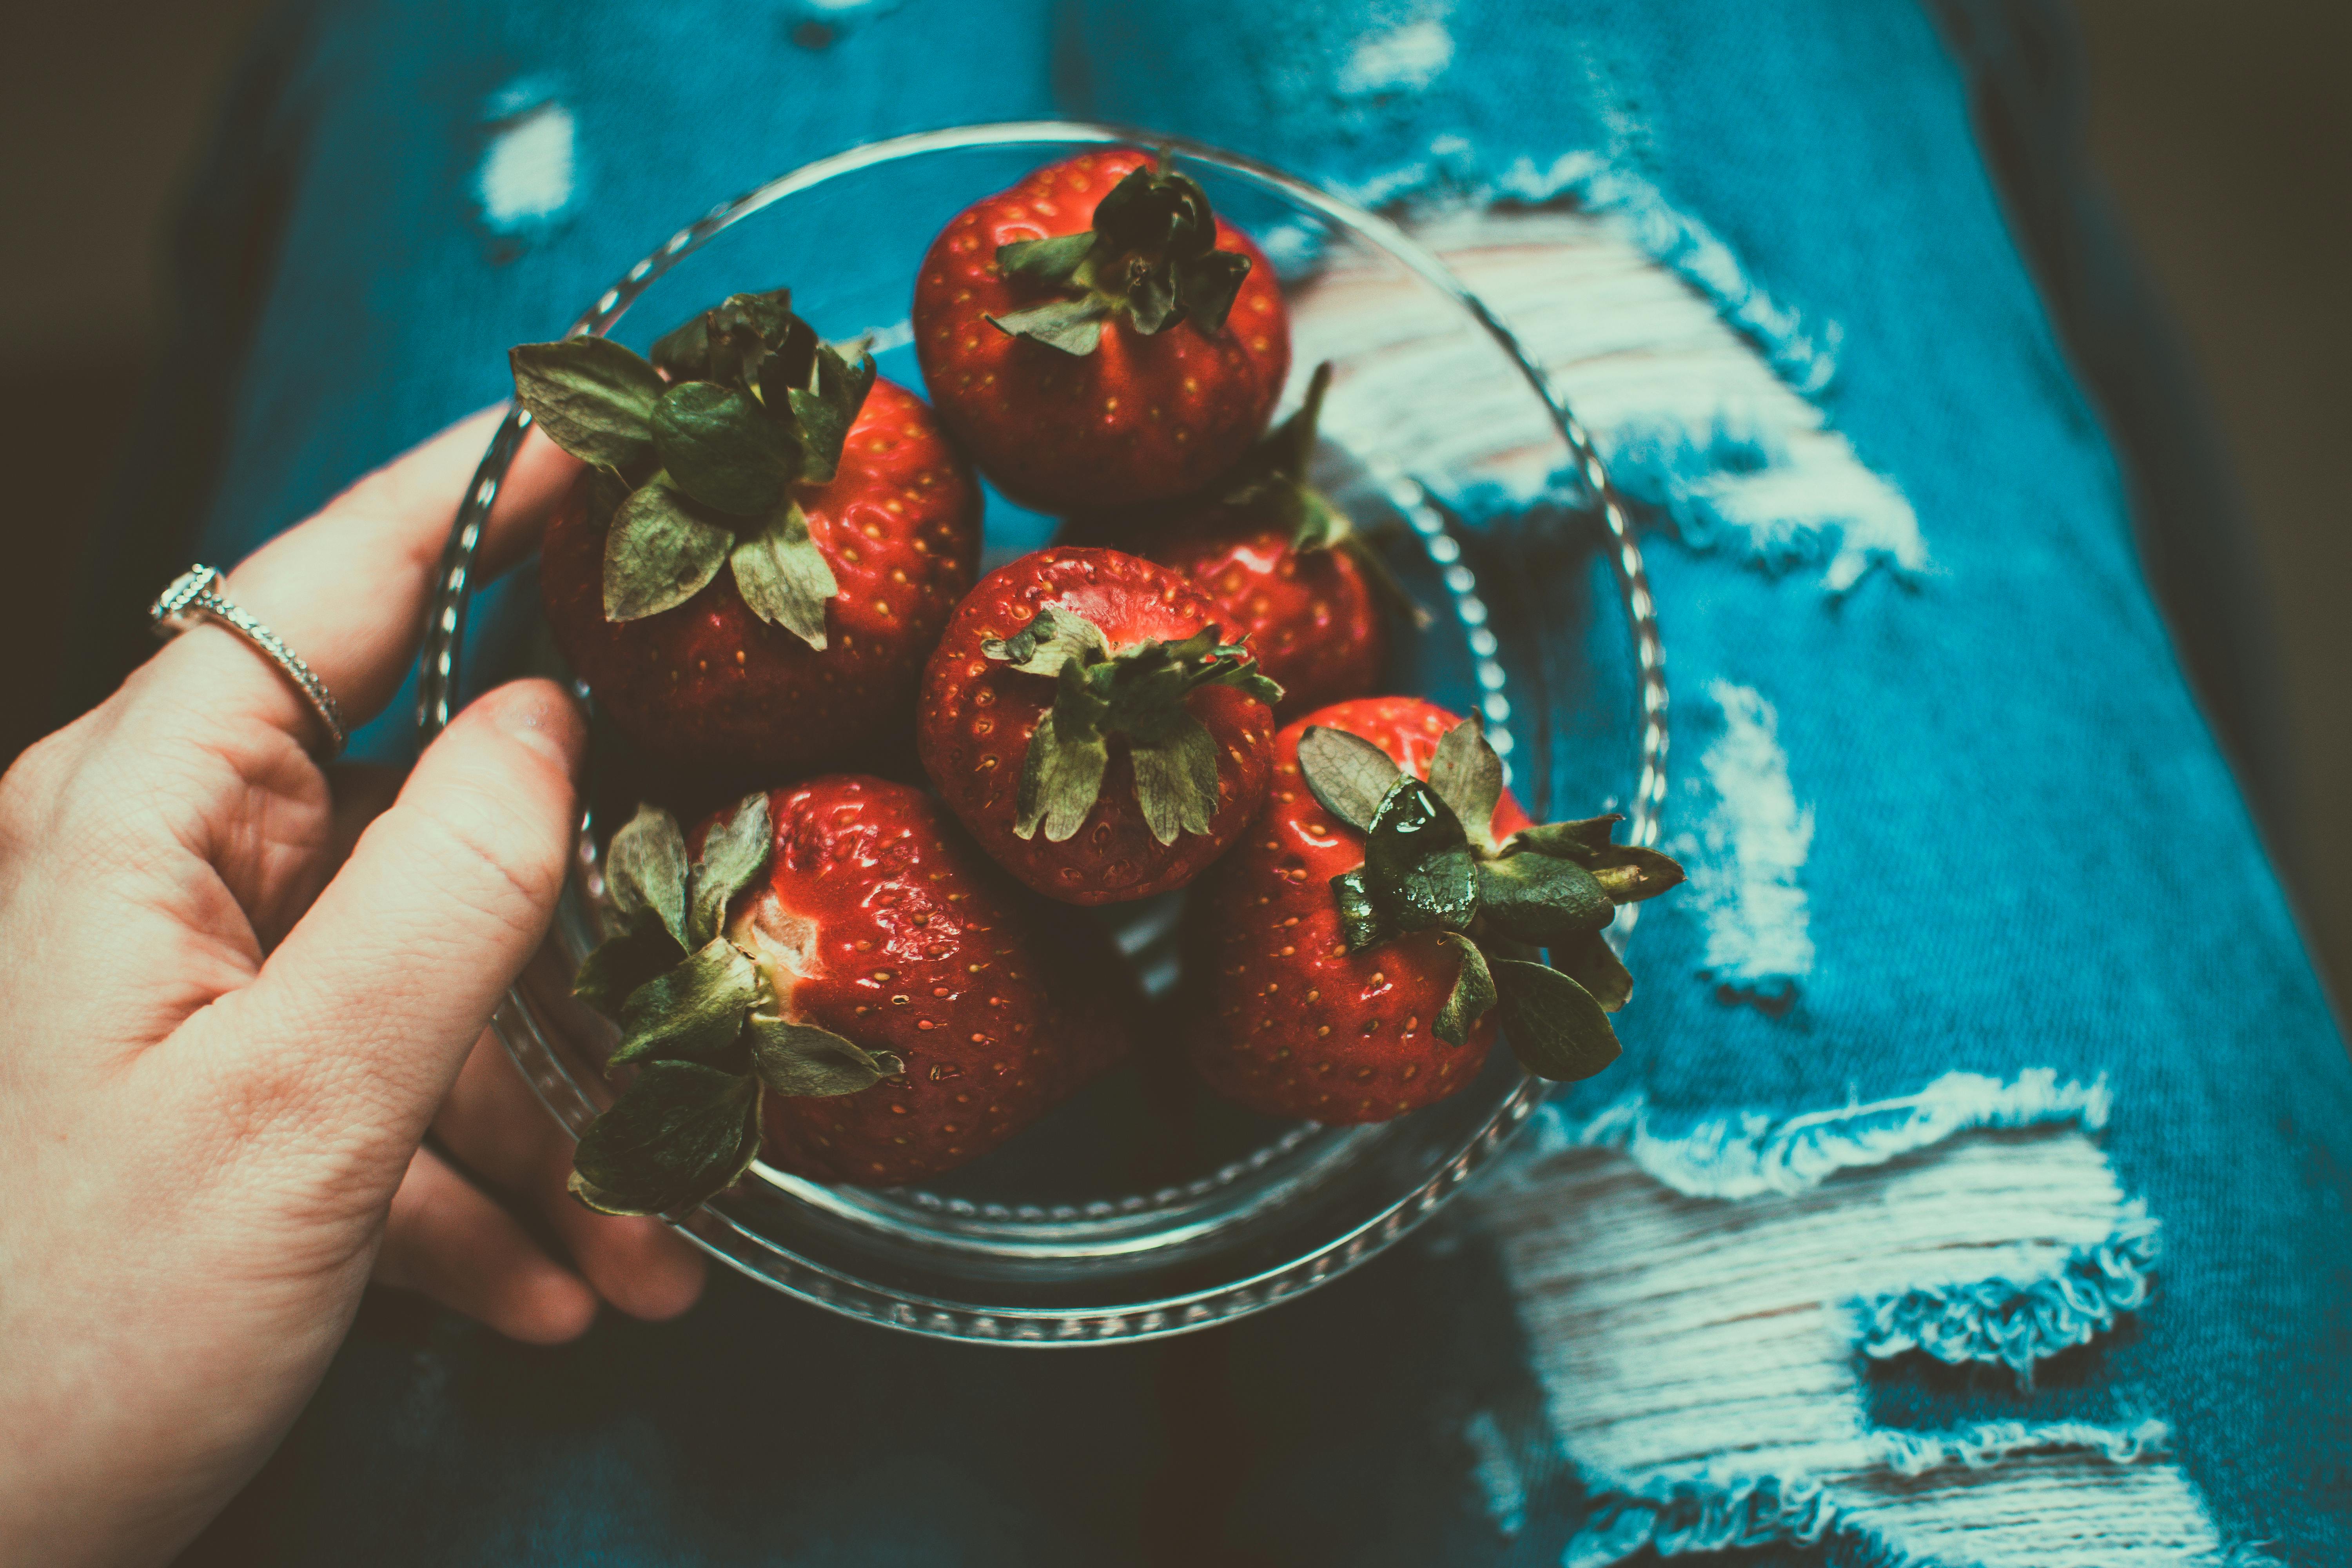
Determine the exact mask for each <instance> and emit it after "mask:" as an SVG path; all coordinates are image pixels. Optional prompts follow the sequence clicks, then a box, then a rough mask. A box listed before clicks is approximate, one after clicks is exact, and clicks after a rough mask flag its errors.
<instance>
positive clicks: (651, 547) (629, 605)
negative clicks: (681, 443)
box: [604, 477, 735, 621]
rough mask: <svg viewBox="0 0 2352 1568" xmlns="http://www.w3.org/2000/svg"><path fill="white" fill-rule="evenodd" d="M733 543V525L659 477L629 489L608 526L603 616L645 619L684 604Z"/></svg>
mask: <svg viewBox="0 0 2352 1568" xmlns="http://www.w3.org/2000/svg"><path fill="white" fill-rule="evenodd" d="M734 544H735V535H734V533H733V532H732V531H730V530H729V529H728V528H726V527H725V526H724V525H722V524H720V523H716V522H713V521H710V520H709V519H708V518H705V517H700V516H698V515H697V514H696V513H695V511H694V510H693V509H692V506H691V503H689V502H688V500H687V499H686V497H685V496H683V495H681V494H679V493H678V492H677V490H674V489H670V488H669V486H667V484H665V483H663V482H662V480H661V479H660V478H659V477H656V478H655V479H653V480H651V481H650V482H648V483H647V484H646V486H645V487H644V488H643V489H637V490H633V491H631V492H630V494H629V497H628V499H627V500H624V501H623V502H622V503H621V505H620V508H619V510H616V511H614V513H613V521H612V522H611V523H610V524H609V525H608V526H607V527H606V529H605V531H604V618H605V619H606V620H608V621H635V620H642V619H643V618H644V617H646V616H656V615H659V614H660V613H661V612H662V611H664V610H669V609H675V608H677V606H678V605H683V604H685V603H686V602H687V601H688V599H691V598H693V597H694V596H695V595H697V594H699V593H700V592H702V590H703V589H704V588H705V587H706V586H708V585H709V582H710V580H711V579H712V578H713V577H716V576H718V575H719V568H720V567H721V566H724V565H725V564H727V552H729V551H730V550H731V549H732V548H734Z"/></svg>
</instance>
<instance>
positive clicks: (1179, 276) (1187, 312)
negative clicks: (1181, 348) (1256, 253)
mask: <svg viewBox="0 0 2352 1568" xmlns="http://www.w3.org/2000/svg"><path fill="white" fill-rule="evenodd" d="M1249 269H1250V258H1248V257H1246V256H1244V255H1242V254H1241V253H1240V252H1239V251H1236V250H1213V251H1211V252H1210V253H1209V254H1208V255H1206V256H1201V257H1195V258H1192V260H1190V261H1182V262H1179V263H1177V266H1176V298H1177V299H1178V300H1181V302H1182V304H1183V310H1184V317H1185V319H1186V320H1189V321H1191V322H1192V324H1193V325H1194V326H1195V327H1197V328H1199V329H1200V330H1201V331H1203V332H1214V331H1219V330H1220V329H1222V328H1223V326H1224V324H1225V318H1226V317H1227V316H1229V315H1231V314H1233V309H1234V300H1235V299H1237V298H1239V296H1240V294H1241V291H1242V281H1243V279H1246V278H1247V277H1248V276H1249Z"/></svg>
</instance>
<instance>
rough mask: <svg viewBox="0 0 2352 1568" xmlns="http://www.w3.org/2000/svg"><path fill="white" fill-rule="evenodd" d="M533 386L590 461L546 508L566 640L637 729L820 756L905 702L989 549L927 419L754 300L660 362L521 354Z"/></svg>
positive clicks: (549, 589)
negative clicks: (567, 491) (982, 549)
mask: <svg viewBox="0 0 2352 1568" xmlns="http://www.w3.org/2000/svg"><path fill="white" fill-rule="evenodd" d="M509 357H510V359H511V360H512V363H513V366H514V372H515V384H516V391H517V396H518V398H519V400H520V402H521V403H522V405H523V406H524V407H526V408H527V409H529V410H530V413H531V415H532V416H533V417H534V419H535V420H536V421H537V422H538V423H539V424H540V426H541V427H542V428H543V429H545V430H546V431H547V433H548V435H549V436H550V437H551V438H552V439H553V440H554V441H555V442H556V444H557V445H559V446H561V447H563V448H564V449H565V450H567V451H569V452H571V453H572V454H573V455H574V456H575V457H578V458H582V459H583V461H585V462H587V463H589V464H591V465H592V467H591V468H590V469H589V471H588V472H587V473H586V474H585V475H583V478H582V479H581V482H580V483H579V484H578V485H577V486H576V487H575V488H574V489H573V490H572V494H571V495H570V496H568V497H567V498H566V499H565V500H564V502H563V503H562V505H561V506H559V507H558V509H557V510H556V513H555V515H554V516H553V517H552V518H551V520H550V522H549V525H548V531H547V535H546V538H545V540H544V541H543V542H542V546H541V563H542V570H541V584H542V594H543V597H544V600H545V604H546V608H547V614H548V618H549V622H550V625H551V628H552V630H553V632H554V634H555V637H556V640H557V643H558V644H559V646H560V647H562V650H563V652H564V655H565V657H566V658H568V659H570V660H571V662H572V666H573V668H574V669H575V670H576V671H577V672H578V673H579V674H580V675H581V676H582V677H583V679H586V680H587V682H588V683H589V685H590V686H591V687H592V688H593V689H594V690H595V692H596V694H597V697H598V699H599V701H600V704H601V705H602V706H603V707H604V709H605V710H607V711H609V712H610V713H611V714H612V716H613V717H614V719H615V720H616V721H619V722H620V724H621V725H622V727H623V728H624V729H625V730H627V731H630V732H631V733H632V734H634V735H635V737H636V738H637V739H638V740H639V741H641V742H645V743H646V744H647V745H649V746H652V747H655V748H657V749H659V750H662V751H664V752H670V753H674V754H677V755H680V756H683V757H687V758H691V759H695V760H698V761H726V762H740V763H747V764H751V765H756V766H764V767H772V768H773V767H806V766H813V765H818V764H821V763H825V762H828V761H833V760H837V759H839V758H841V757H844V756H845V755H848V754H851V753H853V752H856V750H857V749H859V748H860V747H861V746H863V745H865V744H866V742H869V741H870V740H871V739H873V737H874V736H875V735H876V734H877V733H878V732H880V731H883V730H884V729H886V728H887V724H888V721H889V716H890V712H891V710H892V709H893V707H894V706H896V705H898V704H899V703H902V702H903V701H904V700H906V698H907V697H908V696H909V695H911V692H912V689H913V685H914V680H915V677H916V674H917V672H918V671H919V668H920V666H921V661H922V657H923V654H924V653H925V652H927V651H928V648H929V643H930V641H931V640H932V639H933V637H935V636H936V634H937V630H938V627H939V626H940V624H941V623H942V622H943V621H944V620H945V618H946V615H947V611H948V609H949V607H950V605H952V604H953V602H954V600H955V598H956V596H957V595H959V594H960V593H961V591H962V589H963V588H964V587H965V586H967V585H968V584H970V582H971V576H972V574H973V572H974V569H975V567H976V565H977V562H978V553H979V497H978V491H977V489H976V487H974V486H973V485H972V483H971V479H970V477H969V475H968V473H966V472H965V470H964V469H963V468H962V466H961V463H960V462H959V460H958V459H957V458H955V456H954V455H953V453H952V451H951V450H950V447H949V446H948V444H947V442H946V439H945V437H944V435H943V434H942V432H941V431H940V427H939V426H938V425H937V423H936V421H935V420H934V419H933V418H932V416H931V415H930V413H929V410H928V409H926V408H925V407H924V406H923V405H922V403H921V402H920V400H919V399H917V398H916V397H915V396H914V395H912V394H909V393H908V392H906V391H904V390H903V389H901V388H898V387H896V386H893V385H891V384H888V383H887V382H877V380H876V379H875V376H874V365H873V360H872V358H871V356H869V355H866V354H865V353H863V352H860V353H857V355H856V363H852V362H851V360H850V359H849V358H847V357H845V355H843V354H842V353H839V352H837V351H835V349H834V348H832V347H830V346H829V345H827V344H824V343H823V342H819V341H818V340H817V338H816V335H815V333H814V331H812V330H811V329H810V328H809V327H808V325H807V323H805V322H804V321H801V320H800V319H799V318H798V317H797V316H794V315H793V313H792V311H791V310H790V308H789V303H788V298H787V296H786V294H785V292H784V291H782V290H777V291H775V292H773V293H770V294H739V295H735V296H733V297H732V298H730V299H729V300H726V301H725V302H724V303H722V304H721V305H719V306H718V307H716V308H715V309H713V310H707V311H705V312H703V313H702V314H701V315H699V316H698V317H696V318H695V319H694V320H692V321H688V322H687V323H686V324H685V325H684V326H682V327H680V328H679V329H677V331H673V332H671V333H669V334H667V336H665V337H664V338H662V339H661V340H660V341H659V342H656V344H655V346H654V356H653V359H652V361H651V362H647V361H646V360H643V359H640V358H638V356H636V355H635V354H634V353H630V352H629V351H628V350H627V349H625V348H623V347H621V346H620V345H619V344H617V343H614V342H610V341H608V340H605V339H601V338H592V337H579V338H570V339H566V340H564V341H562V342H555V343H529V344H524V345H522V346H520V347H518V348H517V349H515V350H514V351H513V352H512V353H511V355H510V356H509Z"/></svg>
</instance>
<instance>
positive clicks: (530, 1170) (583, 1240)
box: [433, 1032, 705, 1321]
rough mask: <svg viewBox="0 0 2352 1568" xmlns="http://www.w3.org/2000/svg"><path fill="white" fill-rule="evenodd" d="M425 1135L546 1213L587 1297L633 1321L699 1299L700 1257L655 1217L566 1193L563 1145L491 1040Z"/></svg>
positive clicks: (568, 1149)
mask: <svg viewBox="0 0 2352 1568" xmlns="http://www.w3.org/2000/svg"><path fill="white" fill-rule="evenodd" d="M433 1128H434V1131H436V1133H438V1134H439V1136H440V1138H441V1141H442V1142H444V1143H446V1144H447V1145H448V1148H449V1151H450V1152H452V1153H454V1154H455V1155H457V1158H458V1159H460V1160H462V1161H464V1162H465V1163H466V1164H467V1166H468V1167H469V1168H470V1169H472V1170H473V1171H474V1172H475V1173H478V1174H479V1175H480V1176H482V1177H483V1178H484V1179H485V1180H487V1181H488V1182H490V1183H492V1184H495V1185H497V1186H499V1187H500V1188H502V1189H504V1190H505V1191H507V1192H509V1193H511V1194H515V1196H516V1197H517V1198H518V1199H519V1200H520V1201H523V1202H527V1203H532V1204H536V1205H539V1206H540V1207H541V1209H542V1210H544V1211H545V1213H546V1215H547V1217H548V1219H549V1221H550V1222H551V1224H552V1225H553V1226H555V1230H556V1234H557V1235H558V1236H560V1237H562V1240H563V1245H564V1247H566V1249H568V1250H569V1251H570V1253H571V1254H572V1263H573V1264H574V1265H575V1266H576V1267H577V1268H579V1269H580V1271H581V1272H582V1273H583V1274H584V1275H586V1276H587V1277H588V1282H589V1283H590V1284H591V1285H593V1286H594V1287H595V1288H596V1293H597V1294H598V1295H600V1296H602V1297H603V1298H604V1300H607V1301H610V1302H611V1303H612V1304H613V1305H614V1306H615V1307H618V1308H619V1309H620V1310H622V1311H624V1312H626V1313H628V1314H629V1315H630V1316H631V1317H633V1318H646V1319H649V1320H654V1321H659V1320H661V1319H665V1318H674V1317H676V1316H677V1315H678V1314H679V1313H680V1312H683V1311H685V1310H687V1309H688V1307H691V1306H693V1305H694V1303H695V1301H696V1300H698V1299H699V1298H700V1296H701V1294H702V1285H703V1278H704V1273H705V1269H704V1265H703V1260H702V1255H701V1254H700V1253H698V1252H697V1251H696V1250H695V1249H694V1247H692V1246H690V1245H689V1244H688V1242H687V1241H686V1239H685V1238H684V1237H680V1236H679V1235H678V1234H677V1232H675V1231H673V1230H672V1229H670V1227H669V1226H666V1225H664V1224H662V1223H661V1221H659V1220H656V1219H638V1218H622V1217H618V1216H615V1215H599V1214H593V1213H591V1212H590V1211H589V1210H587V1209H585V1208H583V1207H582V1206H581V1205H579V1204H578V1203H576V1202H574V1201H573V1200H572V1194H570V1192H569V1191H567V1190H566V1185H565V1184H566V1182H567V1180H568V1178H569V1177H570V1176H571V1173H572V1140H571V1139H570V1138H569V1137H568V1136H566V1135H565V1133H564V1131H563V1129H562V1128H561V1127H559V1126H558V1125H556V1122H555V1119H554V1118H553V1117H551V1116H550V1115H548V1113H547V1110H546V1108H545V1107H544V1106H542V1105H541V1104H540V1103H539V1100H538V1099H537V1097H535V1096H534V1095H533V1094H532V1093H531V1091H530V1085H529V1084H527V1083H525V1082H524V1081H523V1079H522V1074H521V1073H520V1072H518V1071H517V1070H516V1069H515V1065H514V1062H513V1059H512V1058H509V1056H508V1055H507V1053H506V1047H504V1046H502V1045H500V1044H499V1040H498V1037H496V1036H495V1035H491V1034H488V1033H487V1032H486V1033H485V1034H484V1035H483V1037H482V1038H481V1039H480V1040H479V1041H478V1043H477V1044H476V1045H475V1047H474V1049H473V1052H472V1054H471V1055H469V1056H468V1057H467V1058H466V1065H465V1066H464V1067H462V1068H459V1069H458V1071H457V1083H456V1084H454V1085H453V1086H451V1088H450V1090H449V1098H448V1099H447V1100H444V1101H443V1102H442V1105H441V1111H440V1114H439V1115H438V1116H436V1118H435V1119H434V1122H433Z"/></svg>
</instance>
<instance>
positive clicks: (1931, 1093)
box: [1522, 1068, 2114, 1198]
mask: <svg viewBox="0 0 2352 1568" xmlns="http://www.w3.org/2000/svg"><path fill="white" fill-rule="evenodd" d="M2113 1110H2114V1101H2113V1099H2112V1097H2111V1096H2110V1095H2109V1094H2108V1092H2107V1086H2106V1083H2105V1080H2104V1079H2100V1080H2096V1081H2094V1082H2091V1083H2080V1082H2076V1081H2074V1080H2073V1079H2060V1078H2059V1077H2058V1075H2057V1073H2056V1072H2054V1071H2053V1070H2052V1069H2051V1068H2028V1069H2027V1070H2026V1071H2024V1072H2021V1073H2020V1074H2018V1075H2017V1077H2015V1078H2013V1079H1997V1078H1991V1077H1988V1076H1987V1075H1985V1074H1983V1073H1973V1072H1953V1073H1946V1074H1944V1075H1943V1076H1942V1077H1940V1078H1938V1079H1935V1080H1934V1081H1933V1082H1931V1083H1929V1084H1928V1085H1927V1087H1926V1088H1924V1089H1920V1090H1918V1091H1917V1092H1916V1093H1914V1094H1902V1095H1889V1096H1887V1097H1886V1098H1885V1099H1883V1100H1851V1101H1849V1102H1847V1103H1846V1104H1844V1105H1841V1106H1835V1107H1832V1108H1831V1109H1830V1110H1811V1111H1804V1112H1801V1113H1799V1114H1796V1115H1791V1116H1774V1115H1770V1114H1768V1113H1766V1112H1763V1111H1758V1110H1747V1111H1718V1112H1714V1113H1711V1114H1706V1115H1698V1116H1669V1115H1665V1114H1663V1113H1660V1112H1658V1111H1656V1110H1654V1109H1653V1108H1652V1107H1651V1105H1650V1104H1649V1102H1648V1101H1647V1100H1643V1098H1642V1097H1640V1096H1638V1095H1635V1096H1632V1097H1629V1098H1627V1099H1625V1100H1619V1101H1618V1102H1617V1103H1616V1104H1614V1105H1612V1106H1610V1107H1609V1108H1608V1109H1606V1110H1602V1111H1601V1112H1600V1113H1599V1114H1598V1115H1595V1116H1591V1117H1589V1118H1586V1119H1584V1120H1582V1121H1577V1120H1574V1119H1572V1118H1570V1115H1569V1114H1568V1112H1567V1110H1565V1108H1564V1107H1563V1106H1562V1105H1561V1103H1560V1102H1559V1101H1558V1100H1549V1101H1547V1102H1545V1103H1544V1104H1543V1105H1542V1106H1540V1107H1538V1109H1537V1111H1536V1114H1535V1116H1534V1118H1533V1120H1532V1121H1530V1123H1529V1125H1528V1131H1527V1132H1526V1133H1525V1134H1524V1135H1523V1138H1522V1143H1523V1146H1524V1147H1525V1149H1526V1150H1527V1151H1528V1153H1529V1154H1530V1155H1543V1154H1549V1153H1556V1152H1559V1151H1561V1150H1565V1149H1575V1148H1602V1149H1622V1150H1623V1151H1624V1152H1625V1153H1626V1154H1627V1155H1628V1156H1629V1157H1630V1158H1631V1159H1632V1160H1633V1163H1635V1164H1636V1165H1638V1166H1639V1167H1640V1168H1641V1169H1642V1170H1643V1172H1645V1173H1647V1174H1648V1175H1649V1176H1650V1177H1651V1179H1652V1180H1654V1181H1658V1182H1663V1183H1664V1184H1666V1185H1667V1186H1669V1187H1671V1188H1673V1189H1674V1190H1675V1192H1678V1193H1682V1194H1686V1195H1688V1196H1691V1197H1705V1198H1752V1197H1759V1196H1761V1195H1763V1194H1767V1193H1778V1194H1783V1195H1786V1196H1794V1195H1796V1194H1801V1193H1809V1192H1811V1191H1812V1190H1813V1189H1814V1188H1815V1187H1818V1186H1820V1185H1821V1184H1822V1183H1823V1182H1824V1181H1827V1180H1828V1179H1829V1178H1830V1177H1832V1176H1833V1175H1835V1174H1836V1173H1839V1172H1841V1171H1847V1170H1854V1169H1860V1168H1866V1167H1868V1166H1872V1165H1883V1164H1885V1163H1887V1162H1888V1161H1890V1160H1897V1159H1901V1158H1902V1157H1903V1156H1904V1155H1906V1154H1911V1153H1916V1152H1918V1151H1920V1150H1923V1149H1927V1148H1932V1147H1933V1146H1935V1145H1936V1144H1938V1143H1941V1142H1945V1141H1946V1140H1947V1139H1949V1138H1952V1137H1954V1136H1957V1135H1958V1134H1959V1133H1962V1132H1969V1131H1979V1130H1983V1129H1991V1128H2028V1127H2056V1126H2074V1127H2079V1128H2082V1129H2084V1131H2098V1130H2099V1129H2100V1128H2102V1127H2105V1125H2106V1124H2107V1117H2108V1115H2109V1114H2110V1113H2111V1112H2112V1111H2113Z"/></svg>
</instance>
